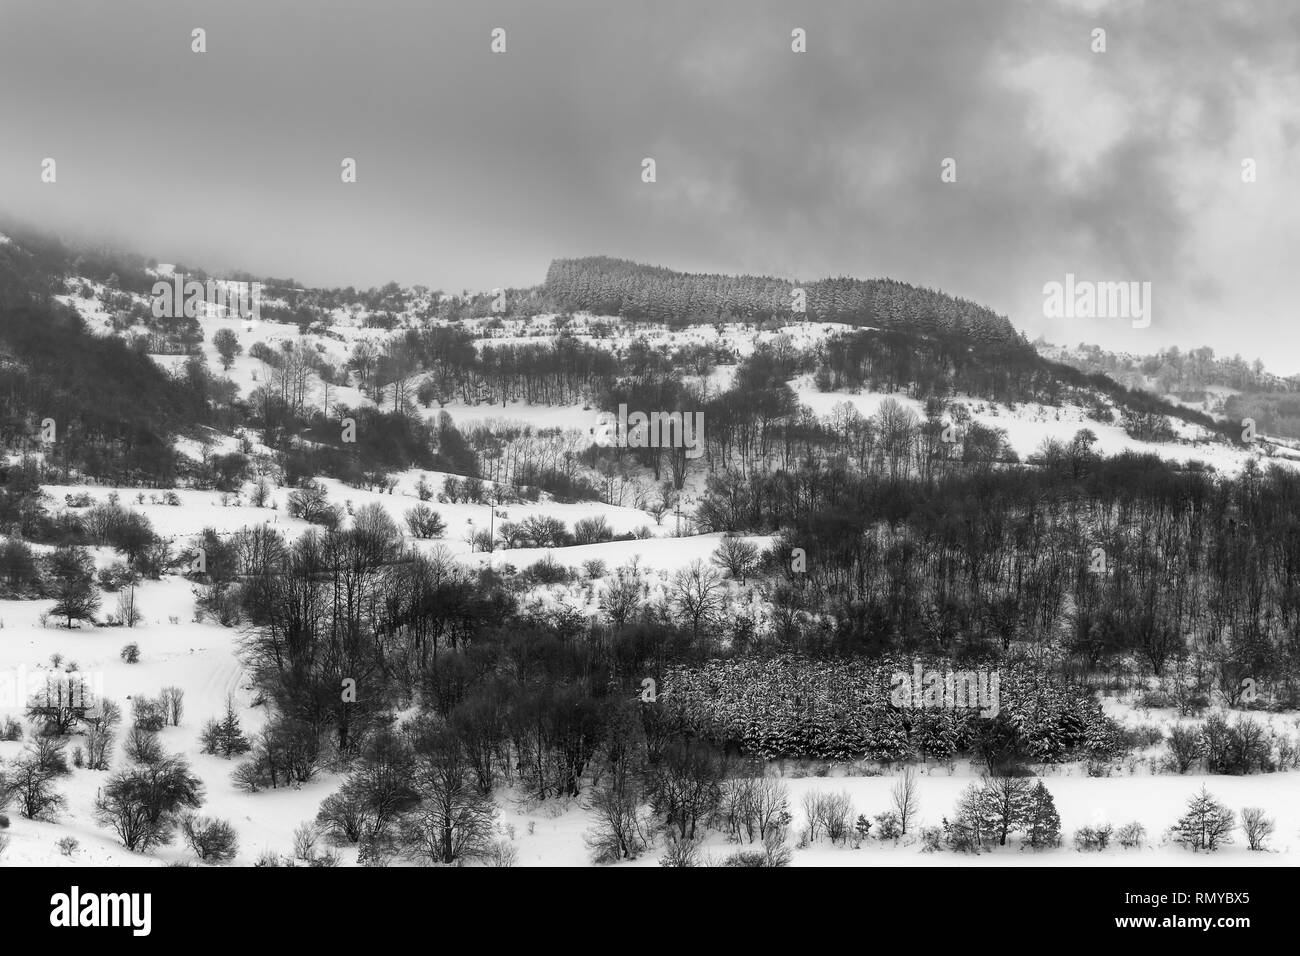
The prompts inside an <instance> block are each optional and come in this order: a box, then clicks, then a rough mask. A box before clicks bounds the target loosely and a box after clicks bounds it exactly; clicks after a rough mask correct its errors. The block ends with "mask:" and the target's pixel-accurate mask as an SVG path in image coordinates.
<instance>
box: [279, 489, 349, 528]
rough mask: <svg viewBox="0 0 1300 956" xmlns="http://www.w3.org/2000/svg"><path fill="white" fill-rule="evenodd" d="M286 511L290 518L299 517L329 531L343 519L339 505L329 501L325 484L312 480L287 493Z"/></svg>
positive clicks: (336, 526)
mask: <svg viewBox="0 0 1300 956" xmlns="http://www.w3.org/2000/svg"><path fill="white" fill-rule="evenodd" d="M288 512H289V516H290V517H291V518H301V519H302V520H304V521H309V522H311V523H312V524H318V525H322V526H323V527H325V528H327V529H328V530H331V531H333V530H335V529H336V528H338V526H339V523H340V522H341V521H342V520H343V512H342V510H341V509H340V508H339V506H338V505H332V504H330V503H329V496H328V494H327V492H326V491H325V486H324V485H321V484H318V483H317V482H314V481H308V482H306V483H305V484H303V486H302V487H301V488H295V489H294V490H293V491H291V492H290V493H289V503H288Z"/></svg>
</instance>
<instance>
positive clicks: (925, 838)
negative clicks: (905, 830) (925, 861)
mask: <svg viewBox="0 0 1300 956" xmlns="http://www.w3.org/2000/svg"><path fill="white" fill-rule="evenodd" d="M942 849H943V829H942V828H940V827H921V852H922V853H937V852H939V851H940V850H942Z"/></svg>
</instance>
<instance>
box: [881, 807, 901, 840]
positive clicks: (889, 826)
mask: <svg viewBox="0 0 1300 956" xmlns="http://www.w3.org/2000/svg"><path fill="white" fill-rule="evenodd" d="M902 835H903V823H902V821H901V820H900V819H899V817H898V814H897V813H895V812H894V811H893V810H889V811H886V812H885V813H877V814H876V839H877V840H880V841H881V842H884V841H885V840H897V839H899V838H900V837H901V836H902Z"/></svg>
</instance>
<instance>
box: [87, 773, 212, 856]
mask: <svg viewBox="0 0 1300 956" xmlns="http://www.w3.org/2000/svg"><path fill="white" fill-rule="evenodd" d="M202 802H203V783H202V781H200V780H199V778H198V777H196V776H194V774H192V773H191V772H190V768H189V764H188V763H187V762H186V761H185V760H184V759H183V758H181V757H166V758H164V759H162V760H159V761H157V762H155V763H152V764H148V765H141V766H136V767H133V768H131V769H130V770H124V771H122V772H120V773H118V774H115V775H114V776H113V777H112V778H111V779H110V780H109V782H108V783H107V784H106V785H105V786H104V788H103V790H102V791H101V792H100V795H99V797H98V798H97V799H96V800H95V818H96V820H97V821H98V822H99V824H100V825H101V826H105V827H109V828H110V829H112V830H113V831H114V832H115V833H116V834H117V836H118V839H120V840H121V841H122V845H123V846H125V847H126V848H127V849H128V850H132V851H139V852H142V853H144V852H148V851H149V850H150V849H151V848H153V847H155V846H160V845H163V844H167V843H170V842H171V841H172V839H173V836H174V833H175V828H176V818H177V815H178V814H179V813H180V812H181V811H183V810H186V809H196V808H198V807H199V806H200V805H201V804H202Z"/></svg>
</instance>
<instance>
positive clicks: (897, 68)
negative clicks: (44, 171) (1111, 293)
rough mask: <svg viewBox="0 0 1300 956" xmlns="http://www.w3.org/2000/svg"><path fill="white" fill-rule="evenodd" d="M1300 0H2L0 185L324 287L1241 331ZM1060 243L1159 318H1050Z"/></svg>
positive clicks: (212, 262) (59, 208)
mask: <svg viewBox="0 0 1300 956" xmlns="http://www.w3.org/2000/svg"><path fill="white" fill-rule="evenodd" d="M1293 7H1294V5H1293V4H1288V3H1283V2H1278V3H1275V4H1268V3H1251V4H1232V3H1229V4H1219V5H1213V6H1211V5H1203V6H1202V5H1197V8H1196V10H1195V14H1194V15H1189V9H1190V8H1188V7H1187V6H1186V5H1183V4H1174V3H1146V4H1137V5H1134V4H1128V3H1124V4H1117V5H1114V7H1113V9H1111V8H1110V7H1109V6H1100V8H1099V7H1098V5H1097V4H1089V3H1057V4H1052V3H1043V2H1032V3H1031V2H1014V0H997V2H994V0H951V2H931V3H920V2H914V0H890V2H869V3H863V2H861V0H844V2H829V0H827V2H800V3H792V2H784V3H782V2H760V3H755V2H751V0H724V2H718V0H711V2H698V0H697V2H653V3H651V2H608V0H603V2H587V3H582V2H568V0H558V2H557V0H549V2H546V3H538V2H535V0H527V2H517V3H491V2H488V3H468V2H457V3H429V2H419V3H416V2H398V0H377V2H370V3H349V4H345V3H339V2H331V0H310V2H308V0H279V2H271V3H267V2H261V0H258V2H253V0H223V2H221V3H195V2H191V3H185V2H170V3H166V4H159V3H155V2H144V0H118V2H115V3H112V4H108V3H104V2H102V0H65V2H61V3H58V4H52V3H47V2H26V0H8V2H0V21H2V24H3V30H2V31H0V87H2V88H3V89H4V90H5V91H6V92H5V95H4V96H3V97H0V130H3V135H0V184H2V186H0V189H2V190H3V191H2V192H0V209H3V210H4V211H6V212H10V213H13V214H16V215H18V216H21V217H24V218H27V219H29V220H34V221H37V222H40V223H46V224H49V225H51V226H53V227H55V228H58V229H61V230H64V231H73V230H83V231H85V232H87V233H90V234H94V235H105V234H110V235H112V236H115V237H121V238H123V239H124V240H126V241H128V242H129V243H130V244H131V245H132V246H134V247H135V248H137V249H140V250H141V251H143V252H145V253H147V254H151V255H156V256H158V257H159V258H162V259H168V258H171V259H188V260H190V261H194V262H200V263H203V264H206V265H208V266H210V267H213V268H246V269H250V270H254V271H258V272H264V273H272V274H278V275H288V274H292V275H294V276H296V277H297V278H299V279H301V280H303V281H308V282H313V283H329V284H354V285H370V284H377V283H381V282H383V281H386V280H387V279H390V278H396V279H399V280H401V281H404V282H425V283H427V284H430V285H434V286H440V287H444V288H449V289H459V288H462V287H486V286H495V285H501V284H531V283H534V282H537V281H540V279H541V278H542V275H543V273H544V270H545V268H546V264H547V263H548V261H549V260H550V259H551V258H552V257H554V256H563V255H582V254H590V253H607V254H611V255H623V256H628V257H632V258H637V259H642V260H647V261H652V262H657V263H662V264H665V265H671V266H675V267H680V268H689V269H706V270H717V271H762V272H773V273H780V274H785V275H792V276H798V277H804V278H815V277H819V276H822V275H827V274H841V273H847V274H857V275H883V274H887V275H892V276H895V277H898V278H902V279H906V280H909V281H913V282H917V283H923V284H928V285H933V286H938V287H942V288H945V289H947V290H949V291H952V292H954V293H957V294H961V295H965V296H968V297H971V298H976V299H979V300H981V301H985V302H987V303H988V304H990V305H992V306H993V307H994V308H997V309H999V310H1002V311H1005V312H1007V313H1009V314H1010V315H1011V317H1012V318H1013V320H1015V321H1016V322H1017V323H1018V324H1019V325H1021V326H1023V327H1029V328H1032V329H1034V330H1041V331H1044V332H1046V333H1047V334H1048V335H1049V337H1051V338H1053V339H1056V340H1068V341H1077V340H1079V339H1088V340H1099V341H1102V342H1104V343H1105V344H1109V345H1111V346H1113V347H1124V348H1131V349H1135V350H1146V349H1149V348H1153V347H1155V346H1156V345H1160V344H1167V343H1168V342H1174V341H1177V342H1179V343H1180V344H1192V345H1195V344H1201V343H1202V342H1203V341H1209V342H1210V343H1211V344H1215V345H1216V346H1218V347H1220V348H1227V349H1228V350H1232V344H1231V343H1232V342H1233V341H1234V338H1233V336H1240V334H1241V331H1240V323H1241V322H1243V321H1244V322H1246V323H1247V324H1248V325H1249V324H1250V323H1255V327H1256V328H1257V330H1258V331H1259V332H1260V333H1263V332H1264V331H1265V330H1266V329H1270V328H1272V327H1274V326H1275V325H1276V323H1277V320H1278V318H1279V317H1280V309H1281V307H1282V303H1283V295H1282V286H1281V283H1282V281H1283V269H1282V265H1283V264H1282V262H1281V261H1280V257H1278V256H1277V255H1276V254H1275V253H1273V252H1269V251H1266V250H1265V249H1264V248H1262V247H1263V245H1264V244H1267V245H1268V246H1270V247H1276V246H1277V245H1279V244H1280V243H1281V242H1282V239H1283V237H1285V236H1287V235H1288V234H1289V231H1290V230H1291V229H1293V228H1294V227H1295V225H1296V223H1297V204H1296V201H1295V197H1294V189H1293V188H1292V187H1291V186H1290V185H1289V184H1288V177H1289V178H1290V179H1291V180H1293V179H1294V176H1295V173H1296V169H1295V166H1294V161H1291V160H1288V158H1287V151H1288V150H1291V149H1293V148H1294V146H1295V143H1296V139H1297V124H1296V120H1295V116H1294V115H1293V113H1292V112H1290V111H1288V110H1287V109H1286V108H1285V106H1284V104H1286V103H1288V102H1290V101H1289V100H1288V97H1289V96H1292V95H1293V94H1295V93H1296V92H1297V77H1298V76H1300V69H1298V67H1297V50H1300V45H1298V44H1296V42H1295V41H1296V39H1297V36H1298V34H1300V30H1297V13H1296V12H1295V11H1294V9H1293ZM1098 25H1100V26H1104V27H1105V28H1106V29H1107V30H1108V47H1109V49H1108V51H1107V52H1106V53H1105V54H1102V55H1096V54H1093V53H1092V52H1091V51H1090V49H1089V42H1090V37H1089V31H1090V30H1091V29H1092V28H1093V27H1094V26H1098ZM498 26H500V27H504V28H505V29H506V30H507V36H508V45H509V46H508V52H507V53H506V54H505V55H501V56H496V55H493V54H491V53H490V52H489V48H488V45H489V31H490V30H491V29H492V28H493V27H498ZM194 27H203V28H204V29H206V30H207V41H208V50H209V52H208V53H206V54H204V55H202V56H200V55H196V54H192V53H191V52H190V30H191V29H192V28H194ZM794 27H802V28H804V29H805V30H806V31H807V35H808V52H807V53H806V54H799V55H796V54H793V53H791V51H790V31H791V29H793V28H794ZM45 156H52V157H55V158H56V159H57V160H58V162H59V182H58V184H57V185H56V186H44V185H41V184H40V183H39V181H38V173H39V162H40V159H41V158H42V157H45ZM646 156H650V157H654V158H655V160H656V162H657V164H658V182H656V183H655V184H653V185H647V184H643V183H642V182H641V181H640V163H641V160H642V158H643V157H646ZM1244 156H1258V157H1260V162H1261V179H1260V182H1259V183H1257V184H1256V185H1255V186H1253V187H1248V188H1250V189H1252V190H1253V192H1251V193H1250V194H1248V195H1244V194H1243V193H1242V192H1241V190H1242V189H1243V188H1247V187H1243V186H1242V185H1241V184H1240V182H1239V178H1238V168H1239V163H1240V159H1241V158H1242V157H1244ZM343 157H354V158H356V160H357V161H358V168H359V182H358V183H357V184H356V185H351V186H345V185H343V184H341V183H340V181H339V162H340V160H342V158H343ZM945 157H953V158H955V159H956V161H957V169H958V181H957V183H955V184H951V185H948V184H943V183H941V182H940V178H939V171H940V162H941V161H942V160H943V159H944V158H945ZM1288 163H1290V166H1289V168H1288V166H1287V164H1288ZM1284 184H1285V185H1284ZM1253 243H1259V244H1261V249H1260V250H1259V251H1258V252H1252V251H1250V246H1251V244H1253ZM1225 258H1233V262H1232V265H1231V270H1230V271H1231V274H1216V273H1217V272H1218V270H1216V269H1215V265H1216V263H1219V262H1222V261H1223V260H1224V259H1225ZM1066 271H1073V272H1075V273H1077V274H1079V275H1084V276H1089V277H1093V278H1097V279H1115V280H1118V279H1134V280H1147V281H1152V282H1153V284H1154V285H1155V287H1156V289H1157V296H1158V297H1159V298H1158V303H1157V319H1156V322H1155V324H1154V325H1153V327H1152V328H1151V329H1149V330H1144V332H1143V333H1142V336H1141V337H1139V335H1138V333H1137V332H1135V331H1134V330H1132V329H1129V328H1127V327H1125V325H1124V324H1122V323H1121V324H1119V325H1114V324H1112V325H1110V326H1107V325H1105V324H1097V323H1093V324H1090V325H1089V324H1085V325H1076V326H1072V327H1060V326H1052V325H1050V324H1049V323H1047V322H1045V321H1044V320H1043V319H1042V318H1041V287H1042V285H1043V283H1044V282H1047V281H1051V280H1053V279H1058V278H1060V277H1061V276H1062V275H1063V273H1064V272H1066ZM1225 271H1227V270H1225ZM1229 311H1231V313H1232V315H1233V317H1234V318H1233V322H1235V323H1237V327H1236V328H1235V329H1233V330H1231V331H1230V330H1229V329H1228V326H1229V324H1230V323H1228V322H1226V321H1225V320H1224V317H1225V315H1226V314H1227V313H1228V312H1229ZM1269 334H1270V335H1272V334H1273V333H1272V332H1269ZM1297 345H1300V342H1291V341H1286V342H1284V343H1283V350H1284V351H1286V350H1292V349H1293V346H1297ZM1240 349H1241V350H1242V351H1243V352H1246V353H1248V354H1252V355H1253V354H1260V353H1261V352H1263V351H1265V350H1264V349H1258V348H1256V349H1251V348H1250V347H1249V346H1248V345H1244V344H1243V345H1242V346H1240ZM1271 351H1273V352H1277V349H1276V348H1274V349H1271ZM1293 351H1294V354H1300V349H1294V350H1293ZM1287 354H1292V352H1287ZM1295 364H1298V365H1300V362H1298V363H1295Z"/></svg>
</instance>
